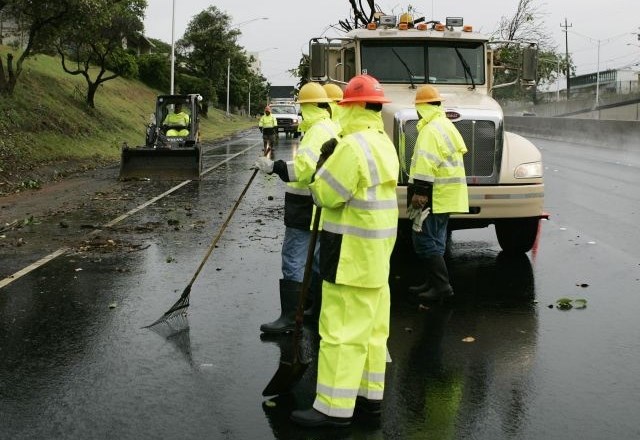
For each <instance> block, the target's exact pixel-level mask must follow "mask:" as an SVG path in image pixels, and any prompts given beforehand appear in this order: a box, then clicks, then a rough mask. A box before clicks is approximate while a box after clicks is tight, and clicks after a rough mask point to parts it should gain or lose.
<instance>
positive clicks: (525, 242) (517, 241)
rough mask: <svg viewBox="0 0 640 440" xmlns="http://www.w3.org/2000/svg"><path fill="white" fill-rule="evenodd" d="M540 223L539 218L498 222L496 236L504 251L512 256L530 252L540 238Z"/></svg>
mask: <svg viewBox="0 0 640 440" xmlns="http://www.w3.org/2000/svg"><path fill="white" fill-rule="evenodd" d="M539 223H540V219H538V218H513V219H503V220H498V221H496V223H495V227H496V235H497V237H498V243H500V247H501V248H502V250H503V251H504V252H506V253H511V254H520V253H525V252H529V251H530V250H531V248H532V247H533V244H534V243H535V242H536V238H538V231H539V230H538V225H539Z"/></svg>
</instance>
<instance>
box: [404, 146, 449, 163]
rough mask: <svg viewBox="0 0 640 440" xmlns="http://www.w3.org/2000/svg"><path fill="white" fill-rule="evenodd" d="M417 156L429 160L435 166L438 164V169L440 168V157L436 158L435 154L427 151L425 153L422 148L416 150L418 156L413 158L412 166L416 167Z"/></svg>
mask: <svg viewBox="0 0 640 440" xmlns="http://www.w3.org/2000/svg"><path fill="white" fill-rule="evenodd" d="M417 156H422V157H424V158H425V159H427V160H428V161H429V162H433V163H434V164H436V167H438V166H440V162H441V161H442V160H441V159H440V158H439V157H438V156H436V155H435V154H432V153H429V152H427V151H424V150H423V149H421V148H418V149H417V150H416V154H414V155H413V157H412V158H411V166H412V167H413V166H415V164H416V159H417Z"/></svg>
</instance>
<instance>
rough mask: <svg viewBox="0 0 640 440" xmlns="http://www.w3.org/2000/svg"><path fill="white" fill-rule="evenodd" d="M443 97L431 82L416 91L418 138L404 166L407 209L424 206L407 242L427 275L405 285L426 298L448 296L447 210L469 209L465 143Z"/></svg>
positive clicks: (452, 211) (440, 298)
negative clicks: (407, 165)
mask: <svg viewBox="0 0 640 440" xmlns="http://www.w3.org/2000/svg"><path fill="white" fill-rule="evenodd" d="M443 100H444V98H443V97H442V96H441V95H440V93H439V92H438V90H437V89H436V88H435V87H434V86H432V85H424V86H421V87H419V88H418V90H417V91H416V97H415V105H416V110H417V112H418V117H419V121H418V125H417V130H418V139H417V140H416V145H415V149H414V151H413V157H412V158H411V168H410V171H409V182H410V185H409V189H408V191H409V192H408V195H409V200H408V205H410V209H413V210H419V211H423V212H424V213H427V212H428V215H426V216H419V217H418V218H419V219H422V224H421V225H418V227H414V228H412V240H413V247H414V250H415V252H416V255H417V256H418V258H419V259H420V262H421V264H422V265H423V269H424V270H425V271H426V274H427V280H426V281H425V283H424V284H422V285H419V286H413V287H410V288H409V291H410V292H411V293H413V294H417V295H418V298H419V299H422V300H426V301H432V300H442V299H445V298H448V297H450V296H453V288H452V287H451V284H450V283H449V272H448V270H447V265H446V263H445V260H444V253H445V249H446V245H447V228H448V224H449V215H450V214H451V213H461V212H468V211H469V195H468V193H467V179H466V176H465V170H464V162H463V155H464V154H465V153H466V152H467V147H466V146H465V144H464V140H463V139H462V136H461V135H460V133H459V132H458V130H457V128H456V126H455V125H454V124H453V122H451V121H450V120H449V119H448V118H447V116H446V114H445V111H444V109H443V108H442V105H441V103H442V101H443ZM427 210H429V211H427ZM424 217H426V218H424ZM420 226H421V227H420Z"/></svg>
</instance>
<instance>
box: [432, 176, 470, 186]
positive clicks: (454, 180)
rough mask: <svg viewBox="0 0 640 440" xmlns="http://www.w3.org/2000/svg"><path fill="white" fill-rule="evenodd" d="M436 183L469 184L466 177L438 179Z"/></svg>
mask: <svg viewBox="0 0 640 440" xmlns="http://www.w3.org/2000/svg"><path fill="white" fill-rule="evenodd" d="M435 183H437V184H441V185H446V184H448V183H467V178H466V177H446V178H445V177H436V180H435Z"/></svg>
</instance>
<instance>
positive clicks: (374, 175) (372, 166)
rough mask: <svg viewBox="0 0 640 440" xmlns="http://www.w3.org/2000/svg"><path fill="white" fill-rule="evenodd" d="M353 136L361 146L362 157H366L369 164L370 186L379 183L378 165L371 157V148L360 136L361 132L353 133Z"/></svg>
mask: <svg viewBox="0 0 640 440" xmlns="http://www.w3.org/2000/svg"><path fill="white" fill-rule="evenodd" d="M353 137H354V138H355V139H356V141H358V143H359V144H360V147H361V148H362V152H363V153H364V157H366V158H367V163H368V164H369V174H370V176H371V184H372V186H376V185H379V184H380V173H379V172H378V167H377V166H376V161H375V159H374V158H373V154H372V153H371V148H370V147H369V144H368V143H367V140H366V139H365V138H364V136H362V133H355V134H354V135H353Z"/></svg>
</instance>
